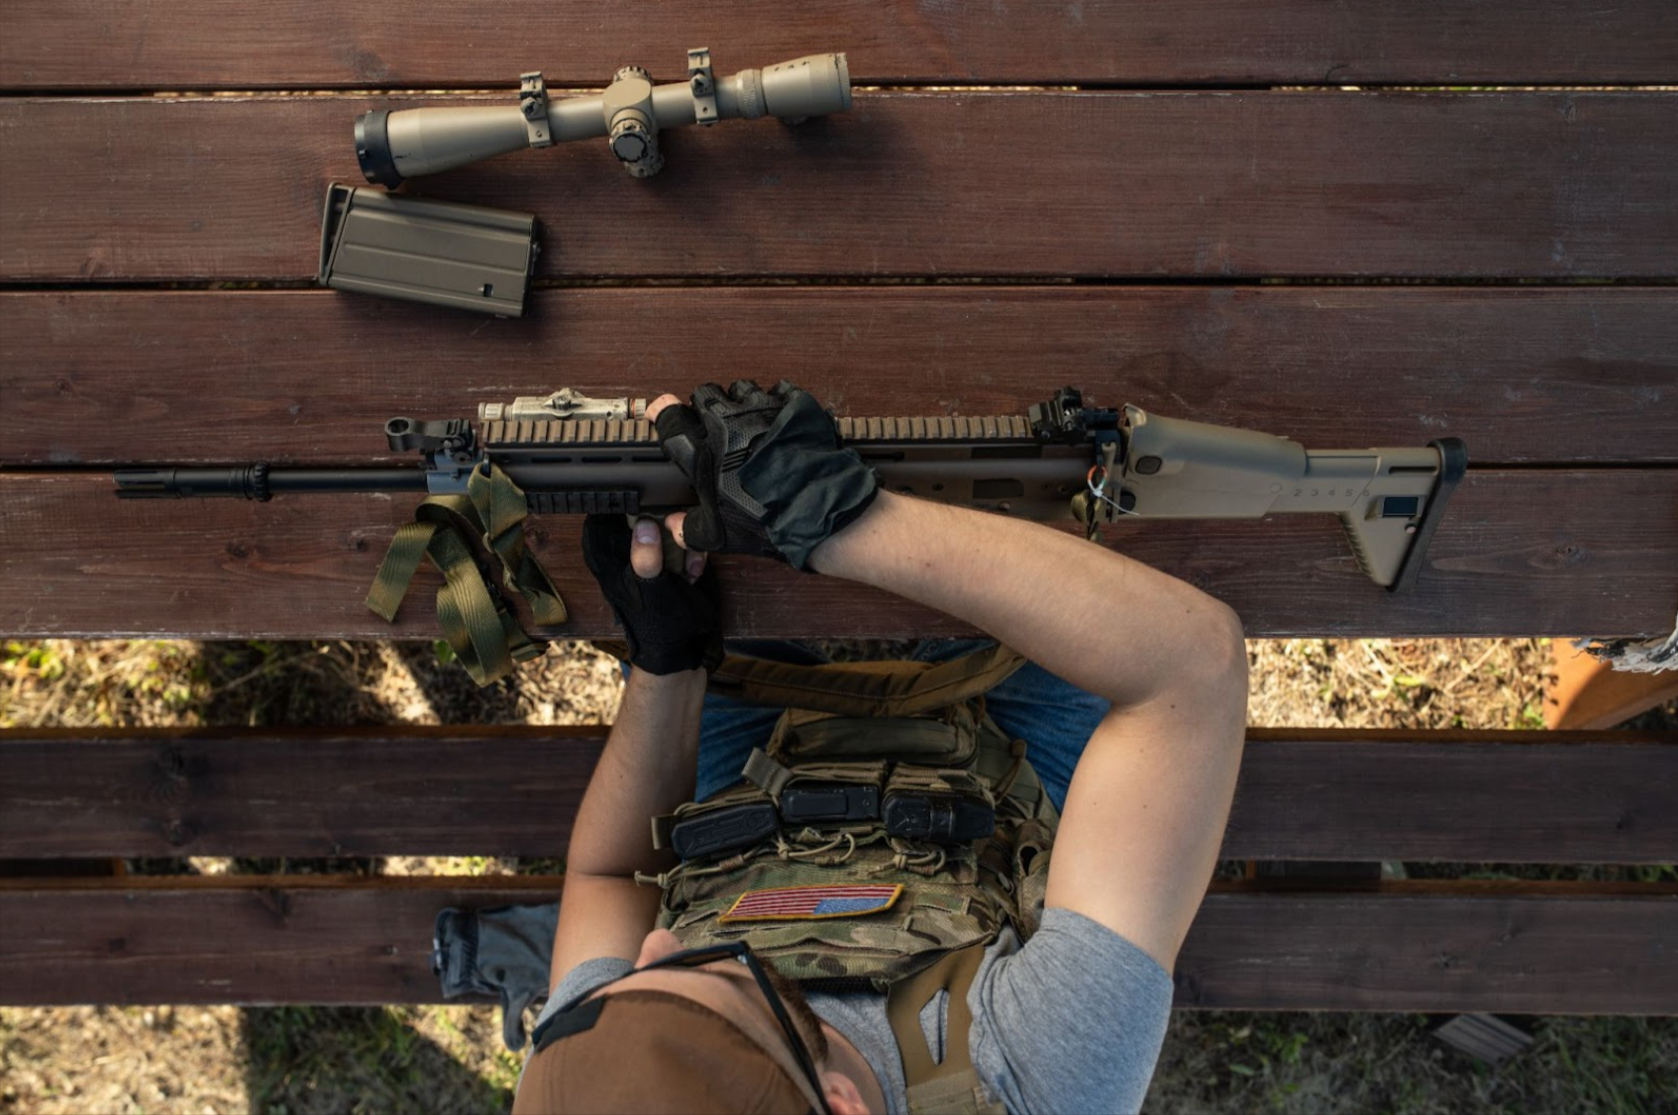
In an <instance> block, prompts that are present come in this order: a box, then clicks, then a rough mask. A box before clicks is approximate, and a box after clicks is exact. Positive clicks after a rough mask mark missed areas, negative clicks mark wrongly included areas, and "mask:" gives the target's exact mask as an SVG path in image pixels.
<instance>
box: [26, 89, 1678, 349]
mask: <svg viewBox="0 0 1678 1115" xmlns="http://www.w3.org/2000/svg"><path fill="white" fill-rule="evenodd" d="M463 103H471V104H484V103H511V98H510V97H509V96H497V97H476V98H454V97H444V98H435V97H431V98H427V97H399V98H396V99H394V100H393V99H391V98H387V97H378V98H372V97H336V96H324V97H273V96H260V97H230V98H221V97H214V98H212V97H198V98H191V99H186V100H178V99H174V98H169V97H147V98H117V99H106V100H89V99H81V98H13V99H9V100H5V101H3V102H0V163H3V164H4V165H5V166H6V167H7V176H6V177H7V181H6V189H5V190H4V191H3V192H0V225H4V227H6V228H7V229H8V235H7V237H6V240H5V242H4V245H3V247H0V280H4V281H12V282H152V281H187V280H193V281H205V280H308V279H312V278H313V276H314V275H315V273H316V269H317V266H318V263H319V241H320V215H321V205H322V198H323V197H324V194H325V190H326V186H327V184H328V183H329V182H332V181H344V182H359V181H361V177H360V171H359V170H358V168H357V166H356V163H355V154H354V148H353V144H352V141H351V133H352V124H353V122H354V119H355V117H356V116H357V115H358V114H359V113H361V112H362V111H365V110H367V109H369V108H374V107H378V108H386V107H391V108H395V107H412V106H418V105H444V104H463ZM1675 106H1678V94H1675V93H1654V92H1639V93H1618V92H1600V93H1584V92H1578V93H1575V92H1568V93H1561V92H1556V93H1485V94H1480V93H1456V94H1452V93H1343V92H1307V93H1273V92H1252V93H1249V92H1241V93H1228V94H1213V93H1184V92H942V93H937V92H934V93H872V92H863V93H859V94H857V96H856V99H855V104H854V108H853V110H852V111H850V112H848V113H843V114H839V115H836V116H830V117H823V118H820V119H817V120H813V121H811V122H809V123H807V124H805V125H803V126H801V127H799V128H786V127H783V126H781V125H779V124H777V123H775V122H774V121H770V120H758V121H751V122H746V123H741V124H738V125H736V126H724V127H718V128H712V129H706V130H704V131H700V130H697V129H688V130H686V131H674V132H672V133H670V134H669V136H668V137H667V138H666V139H665V140H663V141H661V147H662V148H664V150H665V152H666V154H667V156H668V163H667V166H666V168H665V169H664V171H663V172H662V173H660V174H659V175H658V176H657V177H656V178H651V179H646V180H635V179H631V178H629V177H628V176H627V175H625V174H624V173H623V171H622V170H621V169H619V168H618V167H617V166H616V165H615V164H614V161H613V159H612V158H611V156H610V155H609V154H608V153H607V152H606V151H605V150H602V149H599V148H596V147H594V146H592V145H586V144H585V145H577V144H570V145H565V146H563V147H561V148H556V149H554V150H546V151H525V152H521V153H517V154H513V155H509V156H505V157H503V158H500V159H495V160H490V161H488V162H486V163H481V164H478V165H476V166H474V167H469V168H465V169H462V170H459V171H453V172H449V173H448V174H444V175H438V176H436V177H434V178H431V179H428V180H425V181H424V182H423V183H422V184H419V185H417V186H416V187H415V190H416V192H419V193H424V194H427V195H430V196H435V197H442V198H451V199H454V200H469V201H473V202H476V203H479V204H483V205H490V206H495V207H498V208H505V209H514V210H524V211H528V212H533V213H535V214H536V215H537V217H538V218H539V219H540V220H541V222H542V228H543V232H542V240H543V244H544V251H543V252H542V255H541V260H540V273H541V274H542V275H543V276H546V277H554V276H568V277H591V276H604V277H615V278H640V279H646V278H695V277H697V278H704V279H707V280H713V281H714V280H719V279H726V278H737V277H743V276H760V277H761V276H784V277H815V276H826V277H869V278H875V277H891V276H904V277H948V276H994V277H1007V278H1014V279H1031V278H1037V277H1044V276H1069V277H1080V278H1127V279H1153V278H1166V277H1171V278H1180V279H1201V280H1231V279H1241V278H1255V277H1266V276H1272V277H1273V276H1324V275H1335V276H1376V277H1391V276H1401V277H1402V276H1423V277H1451V276H1460V277H1474V278H1511V277H1530V278H1563V277H1569V278H1572V277H1621V278H1639V277H1660V276H1671V275H1673V274H1675V273H1678V207H1675V206H1673V205H1672V204H1671V199H1672V197H1674V196H1678V129H1675V128H1673V127H1672V123H1673V120H1674V116H1675V114H1678V109H1675ZM66 168H72V173H73V175H74V184H75V191H74V201H73V204H72V203H67V201H66ZM630 326H631V323H626V329H627V328H630Z"/></svg>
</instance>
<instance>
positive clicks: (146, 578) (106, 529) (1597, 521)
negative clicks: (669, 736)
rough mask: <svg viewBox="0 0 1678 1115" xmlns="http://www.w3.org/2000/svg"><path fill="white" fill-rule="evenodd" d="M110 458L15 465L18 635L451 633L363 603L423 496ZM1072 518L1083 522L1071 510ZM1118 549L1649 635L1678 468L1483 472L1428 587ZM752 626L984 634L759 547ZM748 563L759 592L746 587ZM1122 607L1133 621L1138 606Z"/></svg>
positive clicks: (1355, 615)
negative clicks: (181, 480) (253, 493)
mask: <svg viewBox="0 0 1678 1115" xmlns="http://www.w3.org/2000/svg"><path fill="white" fill-rule="evenodd" d="M113 493H114V488H113V486H112V482H111V480H110V478H109V475H108V474H100V473H79V474H68V473H41V474H24V473H10V474H0V535H3V536H4V537H5V538H6V540H7V544H6V545H5V546H4V547H0V631H4V632H6V633H8V634H12V635H56V636H65V637H72V638H76V637H100V636H118V635H136V636H144V637H156V638H164V637H178V638H290V637H303V638H316V637H319V638H383V637H392V636H395V637H404V638H433V637H435V634H436V628H435V621H434V618H433V614H432V603H431V600H432V592H433V589H434V587H435V585H436V584H437V583H438V582H437V581H436V580H435V579H434V577H433V575H432V574H430V573H428V572H422V574H421V576H420V577H418V578H416V579H415V582H414V590H413V591H412V592H411V593H410V595H409V598H408V602H407V603H406V605H405V606H404V607H403V610H402V612H401V613H400V614H399V616H398V622H397V624H396V625H395V626H394V627H388V626H386V625H385V624H384V623H383V622H382V621H381V620H379V619H378V618H377V617H376V616H374V615H373V614H372V613H371V612H369V611H367V610H366V608H365V607H364V605H363V600H364V598H365V596H366V593H367V589H368V587H369V586H370V585H371V583H372V580H373V574H374V571H375V570H376V568H377V566H378V563H379V561H380V559H381V558H382V556H383V554H384V551H385V548H386V546H387V545H388V543H389V540H390V537H391V536H392V534H394V533H395V530H396V528H397V526H398V525H399V524H400V523H402V522H404V521H406V520H408V519H409V518H410V517H411V515H412V509H413V507H414V506H415V503H416V502H417V501H416V500H415V499H414V497H406V498H394V497H380V496H321V497H315V498H301V497H299V498H291V499H286V498H280V499H276V500H274V501H272V502H271V503H266V504H253V503H246V502H244V501H242V500H193V501H187V500H118V499H116V498H115V496H114V494H113ZM1068 526H1069V527H1070V523H1068ZM580 529H581V524H580V522H579V521H578V520H577V519H576V517H573V516H552V517H544V518H540V519H533V520H532V526H531V531H532V534H533V542H534V545H535V547H536V549H537V551H538V552H539V553H540V554H541V556H542V558H543V560H544V561H545V562H546V563H547V565H548V568H549V570H550V571H551V573H552V574H553V576H554V578H555V581H556V583H557V584H558V585H559V588H560V591H561V593H562V594H563V596H564V597H565V599H566V601H567V602H568V604H569V605H570V608H571V614H572V617H573V623H572V624H571V625H569V626H567V627H565V628H564V629H556V630H555V631H554V632H553V634H555V635H556V636H560V637H566V638H580V637H590V638H593V637H599V636H604V635H608V634H609V633H610V632H611V630H612V628H611V622H610V619H609V617H608V615H607V612H606V609H605V606H604V603H603V602H602V601H601V599H600V596H599V590H598V588H597V587H596V586H595V584H594V582H593V580H592V578H590V577H589V576H588V574H587V572H586V571H585V570H584V569H583V566H582V562H581V560H580V558H579V556H578V554H579V548H578V547H579V543H578V535H579V531H580ZM1107 538H1108V540H1109V542H1110V543H1112V544H1114V545H1116V546H1119V547H1121V548H1122V549H1123V550H1124V552H1126V553H1127V554H1130V555H1131V556H1134V557H1136V558H1138V559H1140V560H1143V561H1146V562H1148V563H1149V564H1151V565H1154V566H1156V567H1157V568H1160V569H1163V570H1165V571H1166V572H1169V573H1172V574H1174V575H1176V576H1179V577H1183V578H1184V579H1186V580H1188V581H1190V582H1192V583H1194V584H1195V585H1197V586H1199V587H1201V588H1203V589H1205V590H1206V591H1209V592H1211V593H1213V594H1214V595H1216V596H1218V597H1219V598H1220V599H1223V600H1225V601H1227V602H1229V603H1230V605H1231V606H1233V607H1234V608H1235V609H1236V610H1237V611H1238V612H1240V613H1241V615H1242V617H1243V619H1244V620H1245V622H1246V625H1247V632H1248V634H1250V635H1253V636H1266V635H1350V634H1366V635H1382V636H1389V637H1390V636H1398V635H1577V634H1578V633H1579V632H1581V631H1591V632H1595V633H1597V634H1604V635H1606V634H1624V635H1643V636H1650V635H1655V634H1665V633H1666V632H1668V631H1669V630H1671V623H1672V616H1671V598H1672V596H1671V594H1672V585H1673V565H1672V560H1671V556H1672V554H1673V553H1675V552H1678V470H1670V469H1668V470H1661V469H1651V470H1636V469H1601V470H1555V471H1550V470H1510V471H1503V470H1487V471H1475V470H1471V471H1470V473H1469V475H1468V477H1467V479H1466V480H1465V481H1464V483H1463V484H1462V485H1461V486H1460V487H1459V489H1458V491H1457V493H1456V495H1455V496H1454V497H1453V498H1452V502H1451V504H1450V506H1449V508H1448V509H1447V514H1446V516H1445V519H1444V522H1443V523H1442V525H1441V526H1440V528H1439V532H1438V534H1437V535H1436V536H1435V538H1434V539H1433V543H1432V545H1431V546H1430V547H1429V550H1428V554H1427V559H1426V561H1427V564H1426V565H1425V566H1424V568H1423V571H1422V573H1421V576H1420V579H1419V582H1418V584H1417V585H1416V586H1415V588H1414V589H1413V590H1412V591H1410V592H1406V593H1397V594H1394V593H1388V592H1387V591H1386V590H1384V589H1380V588H1377V587H1376V586H1375V585H1374V584H1373V583H1372V582H1370V581H1369V580H1368V578H1366V577H1365V576H1364V575H1363V574H1362V573H1361V572H1359V571H1358V569H1357V567H1356V565H1355V563H1354V561H1353V559H1352V557H1351V554H1350V551H1349V550H1348V548H1347V546H1346V542H1345V539H1344V537H1343V536H1342V534H1341V528H1340V526H1339V524H1338V523H1337V522H1336V521H1335V519H1334V518H1333V516H1329V515H1317V516H1305V515H1291V516H1282V517H1274V518H1272V519H1270V520H1264V521H1261V520H1243V521H1225V522H1211V521H1198V522H1196V521H1163V520H1155V521H1150V522H1145V523H1126V524H1122V525H1120V526H1116V527H1113V528H1110V531H1109V533H1108V535H1107ZM717 569H718V571H719V573H720V575H721V577H722V578H723V583H724V586H725V594H727V595H728V605H727V612H726V622H727V623H728V628H727V629H728V631H729V632H730V633H731V634H733V635H737V636H746V635H762V636H782V637H789V638H792V637H804V636H812V637H823V636H825V637H842V636H862V635H870V636H880V637H909V636H930V635H938V634H956V633H961V632H963V631H965V630H966V629H965V628H963V627H962V626H961V625H960V624H958V623H956V622H955V621H954V620H952V619H950V618H948V617H944V616H940V615H938V614H936V613H934V612H932V611H929V610H927V609H924V608H915V607H909V606H907V605H905V604H903V603H902V602H901V601H898V600H895V599H893V598H890V597H888V596H885V595H883V594H881V593H878V592H874V591H872V590H864V589H861V588H859V587H858V586H856V585H854V584H851V583H850V582H845V581H837V580H832V579H829V578H824V577H810V576H807V575H804V574H799V573H795V572H793V571H791V570H790V569H787V568H785V567H783V566H779V565H774V564H771V563H768V562H762V561H758V560H755V559H746V558H738V559H736V558H723V559H719V561H718V562H717ZM748 579H749V584H750V591H749V592H747V591H741V590H739V589H736V590H735V591H732V592H729V589H728V586H730V585H734V586H738V585H742V584H745V583H747V581H748ZM1114 622H1115V623H1116V624H1120V625H1121V626H1122V615H1119V614H1116V615H1115V617H1114Z"/></svg>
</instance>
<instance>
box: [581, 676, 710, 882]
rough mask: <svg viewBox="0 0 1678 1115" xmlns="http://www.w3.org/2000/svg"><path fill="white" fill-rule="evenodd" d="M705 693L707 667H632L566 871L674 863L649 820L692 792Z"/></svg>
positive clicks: (622, 870)
mask: <svg viewBox="0 0 1678 1115" xmlns="http://www.w3.org/2000/svg"><path fill="white" fill-rule="evenodd" d="M704 699H705V672H704V671H703V670H688V671H684V672H681V673H675V674H668V675H665V676H662V677H660V676H656V675H653V674H648V673H646V672H645V671H642V670H635V671H633V672H632V673H631V674H630V675H629V680H628V682H626V683H625V685H624V691H623V701H622V703H621V704H620V705H619V707H618V715H617V721H616V723H614V724H613V726H612V734H611V735H610V736H609V737H608V738H607V740H606V748H605V750H604V751H603V752H602V753H601V755H600V763H599V765H597V766H596V767H595V768H594V775H593V777H592V778H590V779H589V784H588V790H587V792H586V793H584V795H583V803H582V806H581V807H580V808H579V809H578V811H577V822H576V825H575V827H574V829H573V831H572V837H571V851H570V854H569V856H568V857H567V860H566V869H567V871H570V872H577V873H582V874H590V875H610V876H628V875H632V874H634V873H635V872H636V871H645V872H657V871H662V870H664V869H666V868H667V867H669V866H670V864H671V863H672V862H673V859H672V857H671V856H670V854H669V853H668V852H655V851H654V850H653V847H652V841H651V839H650V837H649V835H648V834H649V831H650V830H649V828H648V822H649V820H650V818H652V817H654V816H656V815H658V814H660V813H668V812H670V810H672V809H674V808H675V807H676V806H678V805H680V804H681V803H682V802H685V801H688V800H689V799H690V798H692V797H693V790H694V779H695V763H696V761H697V757H698V752H699V713H700V707H701V705H702V703H703V701H704Z"/></svg>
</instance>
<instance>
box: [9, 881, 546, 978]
mask: <svg viewBox="0 0 1678 1115" xmlns="http://www.w3.org/2000/svg"><path fill="white" fill-rule="evenodd" d="M23 882H24V883H30V884H38V882H39V881H38V880H27V881H23ZM120 882H123V883H126V884H128V885H126V886H123V887H121V888H120V889H119V888H107V889H102V890H100V889H91V888H85V887H82V888H78V887H74V886H71V887H64V886H60V887H52V886H40V885H36V886H25V885H23V883H20V884H6V883H4V882H3V881H0V924H4V925H5V926H6V927H7V931H8V937H9V939H8V941H7V943H6V945H5V947H4V948H3V949H0V999H4V1000H6V1001H9V1002H40V1003H73V1002H94V1001H104V1002H121V1003H218V1002H226V1003H244V1004H250V1005H256V1004H264V1003H300V1002H316V1003H336V1004H350V1003H361V1004H377V1003H413V1002H436V1001H439V1000H440V999H441V994H440V992H439V990H438V985H437V977H436V976H434V975H432V974H431V930H432V923H433V921H434V920H435V919H436V916H437V911H439V910H441V909H442V908H443V907H445V906H461V907H482V908H489V907H495V906H505V905H511V904H514V903H536V904H540V903H544V902H550V901H553V900H554V899H555V898H557V897H558V896H559V892H560V889H561V880H560V879H558V878H552V877H541V876H525V877H516V876H515V877H502V878H467V877H459V878H449V877H443V878H379V879H365V878H359V877H355V876H343V875H338V876H332V875H315V876H273V877H268V878H262V877H254V878H253V877H245V878H238V877H231V876H221V877H214V878H197V879H180V878H174V877H162V876H151V877H144V876H136V877H131V878H130V879H127V880H121V881H120ZM54 983H56V984H57V985H58V990H56V991H55V990H53V989H52V987H51V986H50V985H51V984H54ZM100 984H104V985H105V986H103V987H100V986H99V985H100Z"/></svg>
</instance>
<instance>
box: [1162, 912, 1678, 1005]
mask: <svg viewBox="0 0 1678 1115" xmlns="http://www.w3.org/2000/svg"><path fill="white" fill-rule="evenodd" d="M1473 889H1474V885H1473V884H1468V885H1464V886H1459V887H1451V888H1445V887H1439V888H1425V889H1419V890H1418V889H1412V888H1407V887H1405V886H1403V885H1401V884H1391V883H1387V884H1383V885H1382V886H1381V888H1380V890H1379V891H1378V892H1376V893H1374V894H1363V895H1336V894H1332V893H1330V894H1293V895H1283V894H1263V893H1226V894H1211V895H1208V896H1207V899H1206V902H1205V904H1204V905H1203V906H1202V907H1201V910H1200V915H1199V917H1198V918H1196V920H1195V923H1194V925H1193V926H1192V927H1191V928H1190V929H1189V935H1188V939H1187V940H1186V941H1185V942H1184V944H1183V949H1182V952H1181V953H1180V954H1179V956H1178V960H1177V968H1176V973H1175V977H1176V984H1177V997H1176V1002H1175V1005H1176V1006H1179V1007H1190V1006H1192V1007H1208V1008H1213V1009H1218V1010H1290V1009H1291V1010H1390V1011H1415V1012H1440V1013H1456V1012H1461V1011H1488V1012H1504V1013H1512V1014H1537V1013H1566V1014H1668V1013H1670V1012H1671V1011H1672V1004H1673V1003H1674V1002H1678V964H1674V963H1673V960H1674V959H1675V957H1674V947H1673V942H1674V941H1678V894H1675V893H1674V891H1673V890H1672V889H1671V888H1659V890H1658V891H1655V893H1654V894H1653V895H1652V896H1651V897H1648V898H1635V897H1629V896H1626V895H1625V894H1624V892H1620V893H1614V892H1608V893H1604V894H1602V895H1601V896H1600V897H1591V898H1585V897H1580V898H1573V899H1569V898H1565V897H1560V896H1559V895H1558V894H1557V889H1559V888H1557V889H1551V890H1549V891H1548V892H1546V891H1544V890H1540V889H1536V888H1535V889H1525V888H1521V887H1520V886H1519V885H1516V886H1511V887H1508V888H1488V890H1487V893H1486V894H1485V895H1484V896H1477V897H1467V895H1469V894H1472V893H1473ZM1523 890H1525V893H1523ZM1459 895H1460V897H1459Z"/></svg>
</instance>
